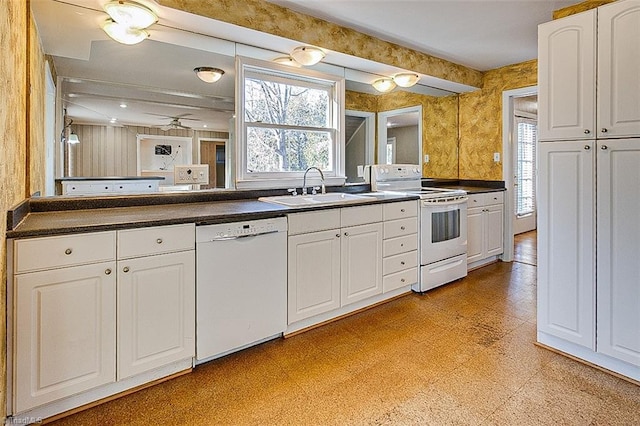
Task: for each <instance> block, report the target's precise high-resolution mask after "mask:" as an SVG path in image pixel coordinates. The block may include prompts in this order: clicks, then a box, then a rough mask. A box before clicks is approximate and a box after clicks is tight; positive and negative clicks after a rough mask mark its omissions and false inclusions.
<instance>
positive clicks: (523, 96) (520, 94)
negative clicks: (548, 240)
mask: <svg viewBox="0 0 640 426" xmlns="http://www.w3.org/2000/svg"><path fill="white" fill-rule="evenodd" d="M537 96H538V86H530V87H523V88H520V89H513V90H506V91H504V92H502V152H503V162H502V176H503V179H504V182H505V188H506V189H507V196H506V197H505V200H504V209H505V210H504V211H505V221H504V253H503V255H502V260H503V261H506V262H511V261H513V260H514V235H515V234H516V232H515V229H516V226H517V227H518V230H519V231H522V229H525V227H524V224H525V222H527V221H528V222H529V225H528V226H530V225H531V224H533V225H535V223H536V220H537V219H536V215H535V205H534V206H531V207H533V210H532V209H530V208H529V206H530V204H527V202H528V201H532V202H533V203H534V204H535V181H536V166H535V146H536V142H537V141H535V142H533V143H530V144H529V146H528V147H525V146H524V145H523V146H521V149H520V150H519V151H520V154H521V155H523V161H522V163H521V164H518V161H517V159H516V155H518V149H517V148H518V142H517V141H518V137H517V129H518V124H517V122H516V115H519V116H523V117H525V118H528V119H530V120H533V119H535V120H537ZM516 105H517V108H516ZM516 112H518V114H516ZM521 128H522V129H523V130H524V129H528V130H529V131H531V126H529V125H527V126H521ZM535 133H536V135H537V131H536V132H535ZM531 139H532V138H531V135H529V138H528V140H529V141H531ZM534 140H535V139H534ZM525 160H526V161H525ZM525 163H526V166H525ZM519 166H520V167H528V169H527V173H526V178H525V180H524V181H523V180H522V178H521V177H520V176H523V177H524V176H525V174H518V167H519ZM523 182H526V183H523ZM518 185H522V187H523V190H521V191H520V195H518V190H517V188H518ZM525 187H526V188H525ZM522 194H524V195H525V196H524V197H523V196H522ZM528 196H531V197H530V198H527V197H528ZM527 200H528V201H527ZM518 203H520V204H521V205H522V206H524V207H525V208H524V209H520V210H519V213H517V212H518ZM518 215H519V216H520V218H518V217H517V216H518ZM518 219H526V221H522V222H519V221H518ZM516 224H517V225H516ZM521 226H522V228H521Z"/></svg>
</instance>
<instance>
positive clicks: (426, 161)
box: [424, 154, 429, 164]
mask: <svg viewBox="0 0 640 426" xmlns="http://www.w3.org/2000/svg"><path fill="white" fill-rule="evenodd" d="M424 162H425V164H426V163H428V162H429V154H425V155H424Z"/></svg>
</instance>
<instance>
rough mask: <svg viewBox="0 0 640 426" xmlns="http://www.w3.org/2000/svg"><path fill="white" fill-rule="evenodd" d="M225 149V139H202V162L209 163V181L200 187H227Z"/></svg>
mask: <svg viewBox="0 0 640 426" xmlns="http://www.w3.org/2000/svg"><path fill="white" fill-rule="evenodd" d="M225 150H226V146H225V142H224V141H207V140H200V164H208V165H209V183H208V184H207V185H201V186H200V189H211V188H224V187H225V165H226V152H225Z"/></svg>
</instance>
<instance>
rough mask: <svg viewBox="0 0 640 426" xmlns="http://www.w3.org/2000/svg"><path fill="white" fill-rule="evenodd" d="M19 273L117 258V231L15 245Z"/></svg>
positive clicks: (16, 266) (16, 270)
mask: <svg viewBox="0 0 640 426" xmlns="http://www.w3.org/2000/svg"><path fill="white" fill-rule="evenodd" d="M13 247H14V250H15V253H14V272H15V273H16V274H19V273H22V272H29V271H39V270H44V269H53V268H63V267H66V266H75V265H82V264H88V263H97V262H105V261H109V260H115V258H116V233H115V231H107V232H95V233H90V234H75V235H63V236H56V237H43V238H31V239H24V240H16V241H15V242H14V246H13Z"/></svg>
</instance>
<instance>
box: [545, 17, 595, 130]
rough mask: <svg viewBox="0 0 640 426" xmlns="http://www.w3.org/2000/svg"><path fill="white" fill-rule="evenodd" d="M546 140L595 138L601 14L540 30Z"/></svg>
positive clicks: (546, 26) (560, 20) (558, 22)
mask: <svg viewBox="0 0 640 426" xmlns="http://www.w3.org/2000/svg"><path fill="white" fill-rule="evenodd" d="M538 58H539V59H538V85H539V87H540V91H539V93H538V96H539V97H538V100H539V111H540V114H539V116H538V125H539V128H538V131H539V137H540V140H541V141H548V140H571V139H585V138H591V137H593V138H595V136H596V133H595V100H596V98H595V96H596V80H595V72H596V11H595V10H590V11H587V12H583V13H579V14H576V15H572V16H569V17H566V18H562V19H558V20H555V21H551V22H547V23H545V24H542V25H540V26H539V27H538Z"/></svg>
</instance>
